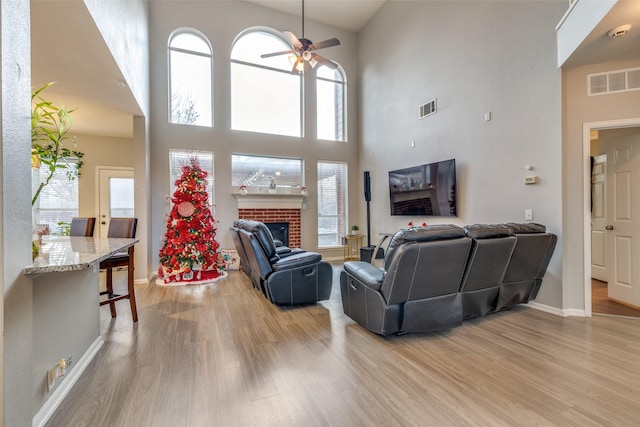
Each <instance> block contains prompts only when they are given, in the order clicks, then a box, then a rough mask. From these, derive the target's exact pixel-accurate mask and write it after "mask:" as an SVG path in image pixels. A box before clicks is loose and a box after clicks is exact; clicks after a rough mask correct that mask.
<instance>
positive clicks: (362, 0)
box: [31, 0, 640, 138]
mask: <svg viewBox="0 0 640 427" xmlns="http://www.w3.org/2000/svg"><path fill="white" fill-rule="evenodd" d="M155 1H180V0H155ZM200 1H224V0H200ZM226 1H228V0H226ZM233 1H242V0H233ZM249 1H250V2H251V3H255V4H259V5H262V6H265V7H269V8H273V9H277V10H281V11H284V12H287V13H290V14H292V15H294V16H300V15H301V1H300V0H249ZM386 1H395V0H386ZM413 1H428V0H413ZM384 3H385V0H305V18H306V19H309V20H313V21H317V22H321V23H326V24H328V25H331V26H335V27H338V28H342V29H345V30H348V31H352V32H358V31H359V30H360V29H361V28H362V27H363V26H364V25H365V24H366V23H367V22H368V21H369V20H370V19H371V17H372V16H373V15H374V14H375V13H376V12H377V11H378V10H379V9H380V7H381V6H382V5H383V4H384ZM187 4H189V3H187V2H185V6H186V5H187ZM31 12H32V19H31V30H32V82H33V85H34V88H35V87H38V86H41V85H43V84H44V83H47V82H50V81H57V82H58V83H57V84H56V85H54V86H53V87H52V88H51V89H49V90H48V91H47V98H48V99H50V100H51V101H53V102H56V103H59V102H60V100H63V101H62V102H63V103H64V104H65V105H66V106H67V107H69V108H77V110H76V111H75V112H74V113H73V120H74V127H73V130H74V132H75V133H79V134H83V133H84V134H95V135H105V136H116V137H126V138H130V137H131V136H132V133H133V129H132V126H133V125H132V116H133V115H135V114H140V111H139V107H138V105H137V103H136V101H135V99H134V97H133V95H132V94H131V92H130V90H129V89H128V88H126V87H122V86H121V85H120V82H121V81H122V74H121V73H120V70H119V68H118V67H117V66H116V64H115V61H114V60H113V57H112V56H111V54H110V52H109V49H108V48H107V46H106V45H105V43H104V41H103V40H102V37H101V35H100V32H99V31H98V29H97V28H96V27H95V24H94V23H93V20H92V19H91V17H90V16H89V14H88V12H87V10H86V7H85V6H84V4H83V2H80V1H55V2H51V1H35V0H32V1H31ZM622 24H632V25H633V28H632V29H631V31H630V32H629V33H628V34H627V35H626V36H624V37H622V38H619V39H616V40H612V39H610V38H609V37H608V36H606V33H607V31H608V30H610V29H611V28H613V27H615V26H618V25H622ZM53 34H55V37H53V36H52V35H53ZM639 47H640V0H621V1H619V2H618V3H617V4H616V5H615V7H614V8H613V10H612V11H611V13H610V14H609V15H608V16H607V17H606V18H605V19H604V20H603V21H602V22H601V23H600V25H598V27H597V28H596V29H594V31H593V32H592V33H591V35H590V36H589V37H588V38H587V39H586V40H585V41H584V42H583V43H582V45H581V46H580V48H579V49H578V50H577V51H576V52H575V53H574V54H573V55H572V56H571V57H570V58H569V59H568V60H567V62H566V63H565V66H567V67H574V66H579V65H586V64H595V63H600V62H608V61H614V60H622V59H630V58H637V57H638V52H639V51H640V49H639Z"/></svg>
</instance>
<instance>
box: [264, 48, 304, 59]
mask: <svg viewBox="0 0 640 427" xmlns="http://www.w3.org/2000/svg"><path fill="white" fill-rule="evenodd" d="M291 53H296V52H295V51H294V50H283V51H282V52H273V53H265V54H262V55H260V58H271V57H272V56H278V55H287V54H291Z"/></svg>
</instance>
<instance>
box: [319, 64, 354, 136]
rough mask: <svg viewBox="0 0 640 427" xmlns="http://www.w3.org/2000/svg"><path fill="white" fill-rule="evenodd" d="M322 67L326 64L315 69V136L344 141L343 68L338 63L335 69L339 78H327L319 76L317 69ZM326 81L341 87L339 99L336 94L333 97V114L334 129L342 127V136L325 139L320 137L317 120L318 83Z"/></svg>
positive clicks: (345, 99)
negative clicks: (334, 112)
mask: <svg viewBox="0 0 640 427" xmlns="http://www.w3.org/2000/svg"><path fill="white" fill-rule="evenodd" d="M322 67H326V65H322V66H321V67H319V68H318V69H317V70H316V136H317V138H318V139H323V140H328V141H339V142H346V141H347V77H346V73H345V72H344V69H343V68H342V67H341V66H340V65H338V68H337V69H336V70H335V71H337V72H338V73H340V76H341V78H342V79H341V80H335V79H329V78H326V77H320V76H319V75H318V71H320V70H321V69H322ZM321 81H322V82H327V83H332V84H334V85H336V86H341V87H342V96H341V97H340V98H341V99H337V98H338V96H335V97H334V100H335V109H336V115H335V116H334V124H335V128H336V130H338V129H342V137H338V136H334V138H331V139H327V138H321V137H320V135H319V134H320V121H319V120H318V116H319V115H320V105H319V99H320V97H319V96H318V92H319V91H318V83H319V82H321ZM340 112H342V114H340Z"/></svg>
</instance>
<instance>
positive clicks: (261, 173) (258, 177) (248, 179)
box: [231, 153, 304, 194]
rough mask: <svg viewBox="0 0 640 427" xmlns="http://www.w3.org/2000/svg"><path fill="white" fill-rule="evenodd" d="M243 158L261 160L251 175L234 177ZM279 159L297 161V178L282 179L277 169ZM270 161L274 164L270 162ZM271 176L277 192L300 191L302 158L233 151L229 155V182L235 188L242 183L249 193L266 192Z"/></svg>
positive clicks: (302, 184) (302, 171) (302, 168)
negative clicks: (239, 177) (258, 166)
mask: <svg viewBox="0 0 640 427" xmlns="http://www.w3.org/2000/svg"><path fill="white" fill-rule="evenodd" d="M243 158H255V159H258V160H262V162H258V164H260V165H261V167H260V168H256V169H255V170H254V171H253V173H252V174H251V175H247V176H245V177H242V178H241V179H236V178H234V175H235V174H236V173H238V168H239V166H238V165H239V162H240V161H241V160H242V159H243ZM281 160H282V161H287V162H298V168H299V169H298V170H299V175H298V176H297V179H295V178H294V179H288V180H287V181H284V179H282V178H281V177H280V175H279V172H278V170H277V162H278V161H281ZM272 161H273V163H275V165H274V164H272ZM271 178H273V179H274V183H275V184H276V189H277V190H276V191H277V192H278V193H293V194H296V193H300V191H301V187H303V186H304V160H303V159H301V158H297V157H274V156H259V155H256V154H240V153H234V154H232V155H231V183H232V185H233V186H234V187H236V189H239V187H240V186H243V185H244V186H246V188H247V191H248V192H249V193H266V192H268V190H269V186H270V182H271Z"/></svg>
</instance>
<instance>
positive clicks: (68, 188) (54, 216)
mask: <svg viewBox="0 0 640 427" xmlns="http://www.w3.org/2000/svg"><path fill="white" fill-rule="evenodd" d="M74 162H75V160H71V159H67V163H69V164H72V163H74ZM48 174H49V166H47V165H45V164H42V165H41V166H40V168H38V169H31V185H32V194H35V192H36V190H37V189H38V186H39V185H40V183H41V182H43V181H45V180H46V178H47V175H48ZM33 215H34V217H35V218H34V220H35V223H36V224H46V225H48V226H49V230H50V231H51V233H53V234H56V233H61V232H62V231H63V230H64V228H65V227H64V224H70V223H71V219H72V218H73V217H74V216H78V179H77V178H76V179H73V180H70V179H69V178H67V173H66V170H65V169H57V170H56V171H55V173H54V174H53V177H52V178H51V181H49V184H48V185H45V186H44V187H43V188H42V191H41V192H40V196H39V197H38V200H36V203H35V205H34V206H33Z"/></svg>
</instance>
